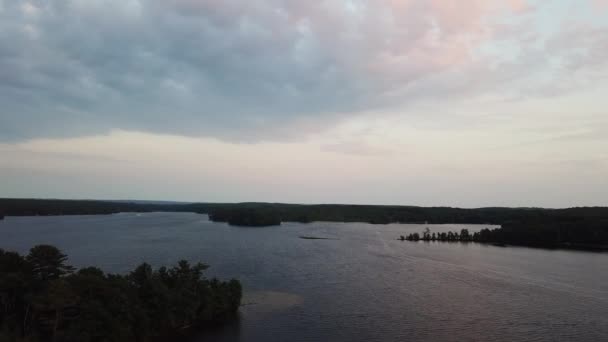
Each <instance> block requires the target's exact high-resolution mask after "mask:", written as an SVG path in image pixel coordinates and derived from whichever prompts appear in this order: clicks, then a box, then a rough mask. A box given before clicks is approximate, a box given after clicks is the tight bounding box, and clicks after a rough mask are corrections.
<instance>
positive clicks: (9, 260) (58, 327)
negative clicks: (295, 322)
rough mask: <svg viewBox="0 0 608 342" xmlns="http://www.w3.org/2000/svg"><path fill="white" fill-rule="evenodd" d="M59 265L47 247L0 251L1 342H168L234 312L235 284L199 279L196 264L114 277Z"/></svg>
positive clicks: (238, 291)
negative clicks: (21, 250)
mask: <svg viewBox="0 0 608 342" xmlns="http://www.w3.org/2000/svg"><path fill="white" fill-rule="evenodd" d="M66 261H67V255H65V254H63V253H62V252H61V251H60V250H59V249H57V248H56V247H53V246H49V245H39V246H35V247H33V248H32V249H31V250H30V252H29V254H28V255H26V256H22V255H19V254H18V253H15V252H6V251H4V250H1V249H0V299H1V300H2V301H1V303H2V305H1V306H0V341H43V342H44V341H175V340H181V339H185V338H186V337H187V336H188V335H190V334H191V333H193V332H194V331H197V330H201V329H204V328H206V327H209V326H211V325H217V324H221V323H222V322H225V321H227V320H230V319H232V318H233V317H235V314H236V313H237V310H238V308H239V306H240V304H241V297H242V288H241V283H240V282H239V281H238V280H235V279H233V280H230V281H219V280H217V279H206V278H205V277H204V273H203V272H204V270H206V269H207V268H208V266H207V265H205V264H202V263H197V264H195V265H191V264H190V263H189V262H188V261H185V260H182V261H180V262H179V263H178V264H177V265H176V266H174V267H171V268H166V267H161V268H158V269H153V268H152V267H151V266H150V265H148V264H146V263H143V264H141V265H139V266H138V267H136V268H135V269H134V270H133V271H132V272H130V273H129V274H127V275H118V274H106V273H104V272H103V271H102V270H101V269H99V268H96V267H86V268H82V269H80V270H75V269H74V267H72V266H70V265H68V264H67V263H66Z"/></svg>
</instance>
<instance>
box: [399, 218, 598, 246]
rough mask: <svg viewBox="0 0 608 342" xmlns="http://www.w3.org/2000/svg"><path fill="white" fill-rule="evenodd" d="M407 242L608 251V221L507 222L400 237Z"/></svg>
mask: <svg viewBox="0 0 608 342" xmlns="http://www.w3.org/2000/svg"><path fill="white" fill-rule="evenodd" d="M400 240H408V241H441V242H480V243H493V244H499V245H520V246H531V247H547V248H575V249H590V250H591V249H593V250H608V224H607V223H606V222H605V221H601V220H599V221H598V220H581V221H574V222H548V223H521V222H518V223H506V224H504V225H503V226H502V227H500V228H495V229H489V228H484V229H481V230H480V231H478V232H473V233H471V232H469V230H468V229H466V228H463V229H461V230H460V232H458V231H456V232H452V231H448V232H441V233H435V232H431V231H430V229H429V228H426V229H425V230H424V232H422V233H412V234H409V235H407V236H401V237H400Z"/></svg>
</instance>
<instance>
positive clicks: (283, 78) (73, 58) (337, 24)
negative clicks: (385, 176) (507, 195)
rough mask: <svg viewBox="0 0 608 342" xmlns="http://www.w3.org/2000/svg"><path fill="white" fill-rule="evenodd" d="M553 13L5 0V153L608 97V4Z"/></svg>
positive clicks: (1, 39) (518, 0) (431, 6)
mask: <svg viewBox="0 0 608 342" xmlns="http://www.w3.org/2000/svg"><path fill="white" fill-rule="evenodd" d="M547 3H548V2H539V3H534V2H526V1H525V0H504V1H502V0H495V1H487V0H459V1H457V2H450V1H443V0H407V1H405V0H404V1H399V0H376V1H364V0H349V1H347V0H325V1H284V0H259V1H236V0H226V1H214V0H198V1H197V0H148V1H146V0H120V1H111V0H86V1H76V0H71V1H70V0H48V1H46V0H45V1H42V0H40V1H33V0H32V1H16V0H0V102H1V103H2V106H1V108H0V139H2V140H4V141H15V140H24V139H30V138H38V137H68V136H84V135H90V134H98V133H107V132H109V131H110V130H112V129H124V130H133V131H146V132H153V133H169V134H178V135H189V136H211V137H217V138H220V139H224V140H229V141H259V140H282V139H290V138H294V137H295V138H298V137H301V136H304V135H306V134H307V133H309V132H313V131H318V130H319V129H324V128H326V127H327V126H331V125H334V124H336V123H338V122H340V121H341V120H344V118H345V117H346V118H348V117H352V116H356V115H359V113H361V112H366V113H369V112H373V111H376V110H384V109H386V108H390V109H400V108H408V106H410V105H411V104H413V103H417V102H424V101H426V102H435V101H445V100H446V99H448V98H474V97H480V96H493V97H499V98H501V99H512V98H518V97H529V96H533V97H538V96H554V95H559V94H560V93H562V92H564V91H570V90H571V89H572V88H578V87H585V86H589V85H590V84H593V82H594V81H595V78H596V77H599V76H598V75H596V74H597V70H600V68H602V67H603V64H604V63H606V61H607V60H608V38H607V37H608V34H607V31H606V27H605V25H603V24H605V23H606V22H608V20H604V23H603V24H602V19H606V18H607V17H606V15H605V13H602V12H605V10H606V8H605V6H604V3H605V2H604V1H602V0H591V1H571V2H568V1H555V2H553V1H552V2H550V3H552V4H557V3H561V5H560V6H554V5H551V4H549V5H547ZM564 4H565V5H564ZM562 5H563V6H562ZM564 8H567V11H571V12H570V14H572V13H575V14H576V15H571V16H570V17H568V16H567V15H568V12H566V13H563V9H564ZM556 9H557V10H556ZM559 10H562V12H559ZM551 11H553V12H554V13H553V12H551ZM551 13H553V14H551ZM547 15H551V16H554V17H555V18H553V19H551V20H547V19H546V18H545V17H546V16H547ZM604 76H605V74H604ZM367 115H370V114H367Z"/></svg>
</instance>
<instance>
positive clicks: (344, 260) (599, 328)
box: [0, 213, 608, 342]
mask: <svg viewBox="0 0 608 342" xmlns="http://www.w3.org/2000/svg"><path fill="white" fill-rule="evenodd" d="M425 227H426V226H424V225H403V224H394V225H386V226H384V225H377V226H376V225H368V224H351V223H348V224H346V223H344V224H343V223H313V224H308V225H304V224H296V223H287V224H284V225H283V226H281V227H271V228H238V227H229V226H227V225H224V224H217V223H213V222H209V221H208V219H207V217H206V216H203V215H196V214H184V213H150V214H133V213H123V214H116V215H108V216H97V215H94V216H69V217H66V216H60V217H8V218H6V219H5V220H4V221H0V248H4V249H7V250H16V251H19V252H22V253H26V252H27V250H28V249H29V248H30V247H31V246H32V245H35V244H41V243H47V244H54V245H56V246H58V247H60V248H61V249H62V250H64V251H65V252H66V253H68V254H69V256H70V261H71V263H72V264H73V265H75V266H85V265H98V266H100V267H101V268H103V269H104V270H106V271H109V272H126V271H128V270H130V269H132V268H133V267H134V266H135V265H137V264H138V263H140V262H142V261H147V262H149V263H152V264H153V265H156V266H160V265H169V264H173V263H175V262H176V261H177V260H179V259H188V260H191V261H193V262H196V261H203V262H205V263H208V264H210V265H211V268H210V269H209V272H208V274H209V276H218V277H221V278H229V277H236V278H239V279H240V280H241V281H242V282H243V285H244V286H245V290H246V294H245V298H244V300H243V303H244V304H245V305H244V306H243V307H242V308H241V314H240V319H239V320H238V321H237V322H235V323H234V324H232V325H230V326H227V327H225V328H222V329H219V330H218V331H215V332H213V333H209V334H205V335H204V336H200V337H198V338H197V341H203V340H204V341H296V342H297V341H608V254H606V253H603V254H602V253H586V252H576V251H551V250H543V249H529V248H516V247H509V248H501V247H494V246H485V245H479V244H447V243H423V242H420V243H412V242H401V241H397V240H396V238H397V237H399V235H405V234H408V233H410V232H422V230H423V229H424V228H425ZM463 227H466V228H469V230H471V231H475V230H478V229H481V228H484V227H485V226H470V225H468V226H463V225H437V226H433V225H429V228H431V230H432V231H435V232H439V231H445V230H450V229H451V230H460V229H461V228H463ZM301 235H306V236H317V237H327V238H333V239H332V240H304V239H301V238H299V236H301Z"/></svg>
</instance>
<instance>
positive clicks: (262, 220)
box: [209, 207, 281, 227]
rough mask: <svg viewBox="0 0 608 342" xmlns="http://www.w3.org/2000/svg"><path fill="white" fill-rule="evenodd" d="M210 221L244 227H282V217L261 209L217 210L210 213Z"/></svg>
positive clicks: (229, 208) (235, 208)
mask: <svg viewBox="0 0 608 342" xmlns="http://www.w3.org/2000/svg"><path fill="white" fill-rule="evenodd" d="M209 219H210V220H211V221H214V222H227V223H228V224H229V225H231V226H242V227H269V226H280V225H281V217H280V216H279V215H278V214H277V213H276V212H275V211H272V210H264V209H259V208H257V209H254V208H239V207H226V208H216V209H213V210H212V211H211V212H210V213H209Z"/></svg>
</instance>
